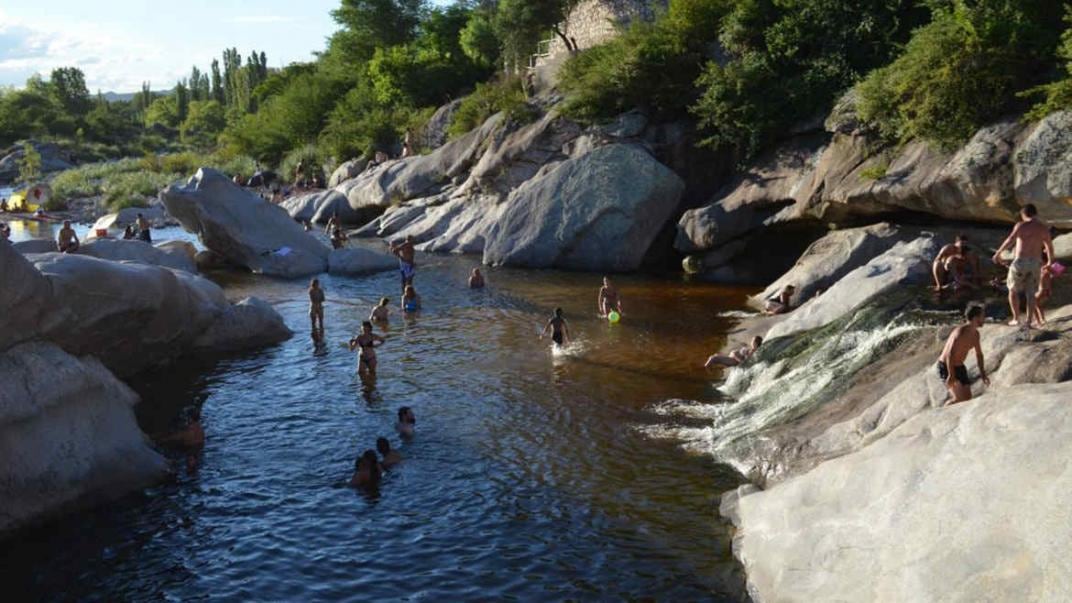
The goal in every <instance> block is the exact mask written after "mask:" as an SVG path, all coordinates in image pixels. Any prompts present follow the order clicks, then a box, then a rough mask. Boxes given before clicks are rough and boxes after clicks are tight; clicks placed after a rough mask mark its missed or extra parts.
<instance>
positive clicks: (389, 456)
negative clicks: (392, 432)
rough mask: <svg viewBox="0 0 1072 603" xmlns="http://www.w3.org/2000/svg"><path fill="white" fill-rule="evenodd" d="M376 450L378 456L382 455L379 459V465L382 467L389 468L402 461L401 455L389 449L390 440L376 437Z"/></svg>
mask: <svg viewBox="0 0 1072 603" xmlns="http://www.w3.org/2000/svg"><path fill="white" fill-rule="evenodd" d="M376 450H378V451H379V452H380V456H381V457H383V458H382V459H381V460H380V465H382V466H383V468H384V469H390V468H391V467H394V466H395V465H397V464H399V463H401V462H402V455H401V454H398V453H397V452H395V451H394V450H391V442H390V441H388V440H387V438H377V439H376Z"/></svg>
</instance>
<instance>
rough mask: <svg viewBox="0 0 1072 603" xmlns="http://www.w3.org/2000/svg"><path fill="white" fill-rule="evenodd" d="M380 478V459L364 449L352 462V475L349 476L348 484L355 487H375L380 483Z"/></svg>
mask: <svg viewBox="0 0 1072 603" xmlns="http://www.w3.org/2000/svg"><path fill="white" fill-rule="evenodd" d="M382 478H383V474H382V473H381V472H380V461H379V460H378V459H377V458H376V453H375V452H374V451H372V450H366V451H365V452H363V453H362V454H361V456H359V457H358V458H357V461H355V462H354V476H353V477H351V478H350V485H351V486H353V487H355V488H369V489H375V488H376V487H377V486H379V485H380V480H381V479H382Z"/></svg>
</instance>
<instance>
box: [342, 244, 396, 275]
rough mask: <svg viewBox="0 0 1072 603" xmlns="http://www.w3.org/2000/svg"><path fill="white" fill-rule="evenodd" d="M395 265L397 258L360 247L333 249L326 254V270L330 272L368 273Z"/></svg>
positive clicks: (392, 268)
mask: <svg viewBox="0 0 1072 603" xmlns="http://www.w3.org/2000/svg"><path fill="white" fill-rule="evenodd" d="M397 267H398V259H397V258H395V257H393V256H390V255H387V254H385V253H377V252H375V251H372V250H370V249H362V248H360V247H351V248H345V249H333V250H332V251H331V255H329V256H328V272H330V273H331V274H369V273H372V272H384V271H386V270H394V269H395V268H397Z"/></svg>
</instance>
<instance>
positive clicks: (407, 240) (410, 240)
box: [406, 235, 413, 243]
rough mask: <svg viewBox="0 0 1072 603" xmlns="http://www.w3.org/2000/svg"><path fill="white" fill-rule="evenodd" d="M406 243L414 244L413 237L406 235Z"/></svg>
mask: <svg viewBox="0 0 1072 603" xmlns="http://www.w3.org/2000/svg"><path fill="white" fill-rule="evenodd" d="M406 242H407V243H412V242H413V235H406Z"/></svg>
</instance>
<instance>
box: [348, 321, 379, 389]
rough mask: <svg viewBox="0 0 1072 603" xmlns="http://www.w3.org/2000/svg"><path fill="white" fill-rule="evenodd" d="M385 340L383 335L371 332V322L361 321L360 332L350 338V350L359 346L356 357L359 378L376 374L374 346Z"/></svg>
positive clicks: (376, 346)
mask: <svg viewBox="0 0 1072 603" xmlns="http://www.w3.org/2000/svg"><path fill="white" fill-rule="evenodd" d="M385 341H387V340H386V339H384V338H383V337H381V336H379V335H377V334H375V333H373V332H372V323H371V322H369V321H367V320H366V321H365V322H363V323H361V334H360V335H358V336H357V337H354V338H353V339H351V340H350V351H351V352H352V351H354V350H356V349H357V348H361V355H360V356H358V358H357V374H358V375H361V378H362V379H364V378H365V377H375V376H376V348H378V347H379V346H381V345H383V344H384V342H385Z"/></svg>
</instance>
